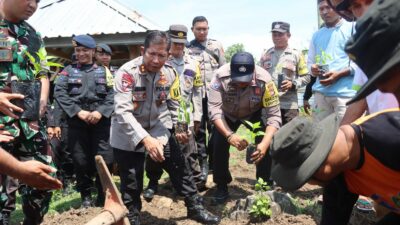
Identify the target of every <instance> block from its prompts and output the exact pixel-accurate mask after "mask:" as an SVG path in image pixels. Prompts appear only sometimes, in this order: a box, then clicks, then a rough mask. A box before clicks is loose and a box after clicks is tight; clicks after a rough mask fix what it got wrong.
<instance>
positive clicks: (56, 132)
mask: <svg viewBox="0 0 400 225" xmlns="http://www.w3.org/2000/svg"><path fill="white" fill-rule="evenodd" d="M54 135H55V136H56V138H58V139H61V127H54Z"/></svg>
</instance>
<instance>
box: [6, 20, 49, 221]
mask: <svg viewBox="0 0 400 225" xmlns="http://www.w3.org/2000/svg"><path fill="white" fill-rule="evenodd" d="M0 41H1V47H0V50H1V55H0V68H1V72H0V90H1V91H2V92H15V93H17V92H16V91H15V90H16V89H19V90H22V89H25V91H27V90H29V91H30V94H28V95H27V94H26V93H23V94H24V95H26V96H25V99H24V101H26V102H28V101H30V102H31V104H30V106H34V105H36V106H39V104H35V103H37V102H38V101H40V87H41V85H40V81H39V79H40V78H42V77H44V76H47V73H48V67H47V66H46V61H45V60H43V59H42V57H39V55H40V56H43V57H45V56H46V50H45V48H44V45H43V41H42V39H41V37H40V35H39V33H37V32H36V31H35V29H34V28H32V27H31V26H30V25H29V24H28V23H27V22H25V21H22V22H21V23H18V24H15V23H11V22H8V21H5V20H1V21H0ZM33 65H37V66H39V68H40V69H39V70H35V69H34V67H33ZM18 87H19V88H18ZM21 87H23V88H22V89H21ZM14 88H16V89H15V90H14ZM22 91H23V90H22ZM32 103H34V104H32ZM15 104H17V102H15ZM22 104H23V106H22V108H24V112H23V114H22V115H20V118H21V119H14V118H11V117H9V116H6V115H4V114H2V113H0V124H3V125H4V128H3V129H4V130H7V131H9V132H10V133H11V135H12V136H13V137H14V138H15V139H14V141H12V142H10V143H2V144H1V147H2V148H4V149H5V150H7V151H9V152H10V153H11V154H12V155H13V156H14V157H16V158H17V159H19V160H21V161H27V160H37V161H40V162H42V163H45V164H47V165H52V166H54V163H53V160H52V157H51V156H50V155H51V150H50V149H49V148H48V142H47V133H46V129H45V124H44V122H43V121H42V120H41V119H39V108H38V107H37V108H36V107H33V108H28V107H27V106H28V104H24V103H22ZM23 118H24V119H23ZM9 178H10V177H9ZM10 179H11V178H10ZM7 180H8V179H7ZM14 181H15V183H14V182H12V183H13V184H10V183H9V182H6V183H4V182H2V183H3V187H2V189H3V191H4V192H6V195H2V196H3V197H4V196H6V198H5V199H4V198H2V200H3V201H4V200H5V201H6V203H5V205H4V204H1V206H2V214H3V216H6V217H7V216H8V217H9V213H11V211H13V210H14V209H15V205H12V204H15V196H16V190H17V189H19V191H20V193H21V195H22V209H23V212H24V214H25V218H24V224H40V223H41V222H42V220H43V216H44V214H45V213H46V212H47V210H48V206H49V203H50V199H51V195H52V194H51V191H43V190H37V189H35V188H32V187H29V186H26V185H24V184H19V182H18V181H17V180H14ZM18 186H19V187H18ZM10 188H11V189H12V190H11V189H10ZM4 192H3V193H4ZM7 197H8V199H7ZM7 201H8V202H7ZM13 202H14V203H13ZM2 203H4V202H2ZM3 207H4V208H7V209H8V210H9V211H8V212H4V210H3V209H4V208H3ZM4 213H5V214H7V213H8V215H5V214H4ZM2 219H3V220H2V222H4V223H5V222H6V218H2Z"/></svg>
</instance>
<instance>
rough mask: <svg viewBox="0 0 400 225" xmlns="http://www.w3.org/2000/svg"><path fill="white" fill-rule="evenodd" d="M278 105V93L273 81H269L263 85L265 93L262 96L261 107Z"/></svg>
mask: <svg viewBox="0 0 400 225" xmlns="http://www.w3.org/2000/svg"><path fill="white" fill-rule="evenodd" d="M278 104H279V93H278V89H277V88H276V86H275V84H274V82H273V81H270V82H269V83H268V84H267V85H265V91H264V96H263V106H264V107H272V106H276V105H278Z"/></svg>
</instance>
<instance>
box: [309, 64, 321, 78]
mask: <svg viewBox="0 0 400 225" xmlns="http://www.w3.org/2000/svg"><path fill="white" fill-rule="evenodd" d="M311 74H312V75H313V76H314V77H317V76H319V75H321V72H320V71H319V67H318V65H317V64H312V65H311Z"/></svg>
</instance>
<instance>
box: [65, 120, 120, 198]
mask: <svg viewBox="0 0 400 225" xmlns="http://www.w3.org/2000/svg"><path fill="white" fill-rule="evenodd" d="M110 125H111V123H110V119H109V118H104V117H103V118H101V120H100V121H99V122H98V123H97V124H95V125H89V124H87V123H85V122H84V121H82V120H80V119H79V118H78V117H76V116H75V117H73V118H70V119H69V120H68V135H69V137H68V148H69V149H70V151H71V153H72V161H73V164H74V169H75V173H76V184H77V185H76V188H77V190H78V191H79V192H80V193H81V194H82V195H90V193H91V189H92V188H93V176H94V175H96V166H95V159H94V157H95V155H101V156H102V157H103V158H104V161H105V162H106V164H107V165H110V164H112V163H113V161H114V159H113V151H112V149H111V147H110V145H109V139H110ZM96 187H97V190H98V191H100V190H101V189H102V188H101V183H100V179H99V178H98V177H97V178H96Z"/></svg>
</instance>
